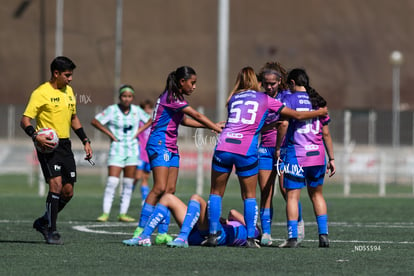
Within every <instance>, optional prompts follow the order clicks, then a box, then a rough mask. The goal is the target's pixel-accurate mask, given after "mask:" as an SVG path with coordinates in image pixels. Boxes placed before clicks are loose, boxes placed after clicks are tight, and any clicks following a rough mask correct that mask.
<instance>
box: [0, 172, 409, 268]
mask: <svg viewBox="0 0 414 276" xmlns="http://www.w3.org/2000/svg"><path fill="white" fill-rule="evenodd" d="M100 179H101V178H100V177H95V176H80V179H79V182H78V183H77V184H76V185H77V186H76V192H75V197H74V198H73V200H72V201H71V203H70V204H69V205H68V206H67V207H66V208H65V210H64V211H63V212H62V213H60V214H59V219H58V229H59V231H60V233H61V235H62V238H63V240H64V242H65V244H64V245H63V246H51V245H47V244H45V243H44V241H43V238H42V236H41V235H40V234H39V233H38V232H36V231H35V230H34V229H32V223H33V220H34V219H35V218H36V217H37V216H39V215H40V214H41V213H42V212H43V209H44V202H45V199H44V197H39V196H37V187H30V186H28V184H26V182H27V180H26V179H25V178H24V177H22V176H14V175H8V176H1V178H0V275H43V274H55V275H279V274H280V275H298V274H302V275H303V274H306V275H355V274H357V275H397V274H400V275H409V274H412V273H413V271H414V218H413V216H412V210H413V209H414V198H413V197H412V196H405V197H401V196H398V195H400V194H404V193H408V194H409V193H411V191H410V189H409V188H407V191H405V189H406V188H404V187H398V189H399V190H398V193H392V191H390V193H389V194H391V195H390V196H387V197H385V198H378V197H375V196H369V197H365V198H364V197H361V196H358V197H349V198H344V197H343V196H340V194H341V189H342V188H341V187H340V186H336V187H335V186H332V187H328V185H327V186H326V200H327V203H328V215H329V230H330V240H331V247H330V248H327V249H326V248H318V242H317V229H316V224H315V220H314V216H313V212H312V206H311V204H310V202H309V199H308V197H307V194H306V192H305V191H303V193H302V204H303V209H304V219H305V227H306V237H305V241H304V242H303V243H302V247H301V248H297V249H279V248H277V247H270V248H260V249H246V248H231V247H220V248H205V247H197V246H194V247H190V248H188V249H172V248H167V247H165V246H155V245H153V246H151V247H149V248H141V247H126V246H124V245H123V244H122V243H121V241H122V240H123V239H127V238H130V237H131V234H132V232H133V230H134V229H135V226H136V224H135V223H120V222H117V221H116V215H117V212H118V208H119V200H118V197H117V198H116V200H115V202H114V206H113V210H112V211H113V212H112V214H111V221H110V222H107V223H97V222H95V221H94V220H95V218H96V217H97V216H98V215H100V213H101V201H102V193H103V185H102V183H101V180H100ZM194 183H195V181H194V180H193V179H190V180H185V179H180V183H179V186H178V189H177V195H178V196H179V197H181V198H183V199H184V200H187V199H188V198H189V196H190V195H191V194H192V193H193V192H194V191H195V184H194ZM359 188H360V189H361V190H362V191H363V192H367V191H368V190H370V189H371V188H372V187H371V188H370V187H365V188H364V187H362V186H361V187H359ZM206 191H207V187H206ZM374 194H375V192H374ZM205 197H206V194H205ZM223 204H224V206H223V212H226V211H228V209H229V208H233V207H235V208H237V209H239V210H240V209H241V206H242V203H241V199H240V195H239V188H238V184H237V183H235V182H234V181H232V183H230V184H229V187H228V190H227V192H226V195H225V197H224V200H223ZM274 205H275V206H274V223H273V227H272V236H273V238H275V244H278V243H280V242H281V241H282V240H284V238H285V237H286V228H285V215H284V202H283V200H282V199H281V198H280V196H279V195H276V196H275V204H274ZM140 208H141V207H140V198H139V193H138V191H135V193H134V198H133V201H132V204H131V207H130V212H129V214H130V215H132V216H134V217H136V218H138V215H139V212H140ZM177 232H178V228H177V226H176V225H175V223H172V224H171V226H170V233H171V234H173V235H174V234H176V233H177Z"/></svg>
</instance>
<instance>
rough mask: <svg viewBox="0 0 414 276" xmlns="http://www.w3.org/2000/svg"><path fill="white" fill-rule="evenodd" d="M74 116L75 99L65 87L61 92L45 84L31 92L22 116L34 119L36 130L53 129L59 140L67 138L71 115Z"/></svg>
mask: <svg viewBox="0 0 414 276" xmlns="http://www.w3.org/2000/svg"><path fill="white" fill-rule="evenodd" d="M74 114H76V98H75V96H74V94H73V90H72V88H71V87H70V86H69V85H66V87H65V88H63V89H62V90H59V89H54V88H53V87H52V85H51V84H50V83H49V82H45V83H44V84H42V85H40V86H39V87H38V88H36V90H34V91H33V93H32V95H31V96H30V100H29V103H28V104H27V107H26V110H25V111H24V113H23V115H24V116H27V117H29V118H31V119H36V130H39V129H41V128H48V127H50V128H53V129H54V130H56V132H57V134H58V136H59V138H61V139H64V138H69V136H70V128H71V121H72V115H74Z"/></svg>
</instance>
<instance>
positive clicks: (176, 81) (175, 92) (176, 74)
mask: <svg viewBox="0 0 414 276" xmlns="http://www.w3.org/2000/svg"><path fill="white" fill-rule="evenodd" d="M193 75H197V74H196V72H195V70H194V69H193V68H191V67H189V66H181V67H178V68H177V69H176V70H175V71H172V72H171V73H170V74H169V75H168V78H167V81H166V84H165V88H164V91H168V97H167V102H168V103H170V102H171V101H173V100H175V99H178V100H180V101H182V100H184V96H183V94H182V93H181V92H180V88H181V85H180V80H181V79H184V80H188V79H190V78H191V76H193Z"/></svg>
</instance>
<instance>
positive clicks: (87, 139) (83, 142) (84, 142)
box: [82, 138, 91, 145]
mask: <svg viewBox="0 0 414 276" xmlns="http://www.w3.org/2000/svg"><path fill="white" fill-rule="evenodd" d="M86 143H89V144H90V143H91V140H89V138H85V139H83V141H82V144H83V145H85V144H86Z"/></svg>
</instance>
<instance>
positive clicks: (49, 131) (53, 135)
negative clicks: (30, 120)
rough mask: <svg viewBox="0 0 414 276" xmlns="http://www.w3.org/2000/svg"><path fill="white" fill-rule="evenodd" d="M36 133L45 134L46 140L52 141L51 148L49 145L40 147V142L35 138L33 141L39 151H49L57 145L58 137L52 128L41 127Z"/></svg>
mask: <svg viewBox="0 0 414 276" xmlns="http://www.w3.org/2000/svg"><path fill="white" fill-rule="evenodd" d="M37 135H38V136H46V139H47V140H50V141H51V142H53V148H49V147H42V146H41V145H40V143H38V142H37V140H36V141H35V143H34V144H35V147H36V149H37V150H38V151H39V152H41V153H51V152H53V151H54V150H55V149H56V148H57V146H58V145H59V137H58V135H57V133H56V131H55V130H54V129H53V128H41V129H39V130H38V131H37Z"/></svg>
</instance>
